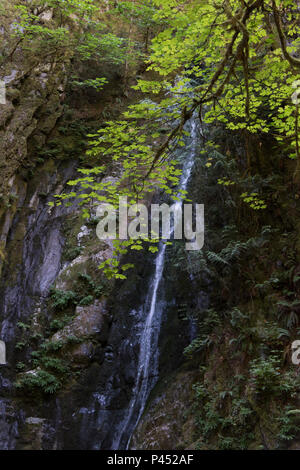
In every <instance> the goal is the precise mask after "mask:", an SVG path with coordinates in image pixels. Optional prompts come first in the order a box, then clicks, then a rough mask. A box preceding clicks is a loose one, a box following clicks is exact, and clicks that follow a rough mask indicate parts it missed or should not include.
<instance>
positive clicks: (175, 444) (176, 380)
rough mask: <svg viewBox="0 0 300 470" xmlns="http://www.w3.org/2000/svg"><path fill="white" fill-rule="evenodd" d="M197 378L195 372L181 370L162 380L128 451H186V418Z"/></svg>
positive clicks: (188, 431) (189, 427)
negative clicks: (130, 449)
mask: <svg viewBox="0 0 300 470" xmlns="http://www.w3.org/2000/svg"><path fill="white" fill-rule="evenodd" d="M196 379H197V373H196V372H195V371H191V372H190V371H182V372H177V373H174V374H173V375H171V376H169V377H167V378H166V379H163V380H162V381H161V383H160V384H159V385H158V386H157V388H156V389H154V391H153V393H152V395H151V399H150V405H149V406H148V408H147V410H146V413H145V414H144V416H143V417H142V419H141V421H140V423H139V425H138V427H137V429H136V431H135V433H134V435H133V439H132V445H131V448H132V449H143V450H169V449H174V450H175V449H186V448H187V447H186V446H187V444H188V443H189V444H190V443H191V442H192V439H193V437H192V435H193V429H194V422H193V419H192V418H191V419H189V420H187V419H186V414H185V413H186V411H187V410H188V409H189V407H190V405H191V402H192V399H193V391H192V385H193V383H195V381H196Z"/></svg>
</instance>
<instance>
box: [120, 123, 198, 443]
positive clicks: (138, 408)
mask: <svg viewBox="0 0 300 470" xmlns="http://www.w3.org/2000/svg"><path fill="white" fill-rule="evenodd" d="M196 137H197V124H196V120H195V119H194V118H193V119H192V122H191V141H192V143H191V150H190V152H189V155H188V158H186V160H185V162H184V165H183V170H182V175H181V179H180V184H179V188H178V190H180V191H185V190H186V188H187V185H188V182H189V179H190V176H191V173H192V169H193V166H194V160H195V155H196V142H197V138H196ZM180 195H181V194H180V193H179V196H180ZM181 206H182V199H180V200H179V201H177V202H176V203H174V205H173V207H172V209H173V210H174V213H175V211H176V209H179V208H180V207H181ZM173 230H174V227H173V228H172V229H171V235H172V233H173ZM165 254H166V244H165V243H162V244H161V245H160V247H159V251H158V254H157V257H156V259H155V272H154V276H153V278H152V280H151V282H150V284H149V289H148V295H147V298H146V303H145V306H146V318H145V320H144V326H143V330H142V333H141V337H140V352H139V358H138V369H137V376H136V381H135V386H134V389H133V394H132V399H131V401H130V404H129V407H128V412H127V415H126V417H125V418H124V420H123V421H122V422H121V425H120V426H119V430H118V432H117V435H116V436H115V438H114V441H113V445H112V448H113V449H122V448H126V449H128V447H129V444H130V440H131V436H132V434H133V432H134V430H135V428H136V426H137V424H138V422H139V420H140V418H141V416H142V414H143V411H144V409H145V405H146V402H147V399H148V396H149V393H150V391H151V390H152V388H153V387H154V385H155V383H156V381H157V377H158V353H157V350H158V340H159V333H160V325H161V320H162V314H163V305H162V303H161V302H159V301H158V293H159V288H160V285H161V281H162V278H163V271H164V265H165ZM143 310H145V308H144V309H143Z"/></svg>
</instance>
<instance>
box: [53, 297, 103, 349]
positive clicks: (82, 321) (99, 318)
mask: <svg viewBox="0 0 300 470" xmlns="http://www.w3.org/2000/svg"><path fill="white" fill-rule="evenodd" d="M75 315H76V316H75V318H74V320H73V321H72V322H71V323H70V324H69V325H67V326H66V327H65V328H63V329H62V330H60V331H58V332H57V333H55V335H54V336H53V337H52V340H53V341H63V340H66V339H67V338H68V337H69V336H72V335H73V336H77V337H86V336H88V337H91V336H94V335H97V334H100V333H101V336H102V338H106V337H107V323H108V322H107V320H108V315H107V312H106V310H105V304H104V302H100V301H96V302H95V303H94V304H93V305H90V306H88V307H76V312H75Z"/></svg>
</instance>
